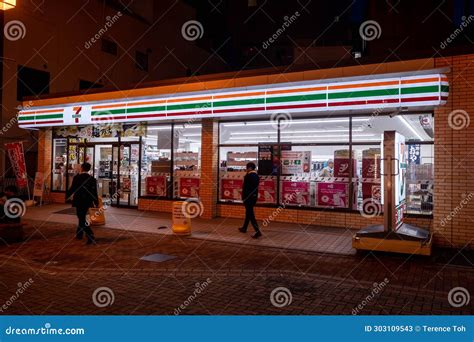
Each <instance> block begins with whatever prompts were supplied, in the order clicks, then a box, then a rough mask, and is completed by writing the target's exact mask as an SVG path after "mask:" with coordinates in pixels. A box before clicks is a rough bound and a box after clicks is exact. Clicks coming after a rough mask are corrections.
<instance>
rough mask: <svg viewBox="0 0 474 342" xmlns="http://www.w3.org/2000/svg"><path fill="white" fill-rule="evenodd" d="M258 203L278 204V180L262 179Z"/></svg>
mask: <svg viewBox="0 0 474 342" xmlns="http://www.w3.org/2000/svg"><path fill="white" fill-rule="evenodd" d="M258 202H259V203H275V202H276V180H275V179H260V183H259V185H258Z"/></svg>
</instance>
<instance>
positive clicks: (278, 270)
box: [0, 216, 474, 315]
mask: <svg viewBox="0 0 474 342" xmlns="http://www.w3.org/2000/svg"><path fill="white" fill-rule="evenodd" d="M72 217H73V216H71V218H72ZM28 223H29V226H28V228H27V231H26V233H27V236H28V239H27V241H25V242H24V243H21V244H15V245H11V246H2V247H0V274H1V278H0V288H1V294H0V309H2V312H0V314H99V315H100V314H125V315H127V314H134V315H135V314H169V315H173V314H174V313H175V310H176V309H178V308H179V307H180V306H181V305H183V307H182V309H180V311H179V313H180V314H213V315H219V314H255V313H256V314H277V315H280V314H351V313H352V311H353V309H354V308H355V307H357V306H358V305H359V304H361V305H362V304H363V305H362V306H363V307H362V309H360V310H359V312H358V313H359V314H473V313H474V310H473V306H472V301H471V303H470V304H469V305H466V306H462V307H460V308H455V307H453V306H451V305H450V304H449V301H448V293H449V291H450V290H451V289H452V288H453V287H457V286H461V287H464V288H466V289H468V290H469V291H471V292H472V289H473V288H474V286H473V284H474V271H473V269H472V267H464V266H455V265H447V264H443V263H437V262H436V260H435V259H429V258H424V257H417V256H413V257H406V256H390V255H385V254H376V255H374V254H364V255H351V256H342V255H334V254H324V253H314V252H309V251H296V250H288V249H282V248H272V247H266V246H255V245H248V244H247V245H246V244H238V243H225V242H220V241H210V240H203V239H194V238H182V237H175V236H169V235H166V234H149V233H141V232H131V231H127V230H116V229H107V228H98V229H96V231H97V232H96V233H97V236H98V237H99V244H98V245H97V246H85V245H84V244H83V242H80V241H76V240H74V239H73V237H74V225H73V224H66V223H46V222H45V221H34V220H28ZM152 253H162V254H168V255H174V256H176V257H177V258H176V259H173V260H169V261H166V262H163V263H154V262H147V261H141V260H139V258H140V257H142V256H144V255H148V254H152ZM29 278H31V279H32V280H33V283H32V284H31V286H30V287H28V288H27V289H26V290H25V291H23V293H21V294H19V295H18V298H16V299H15V300H13V301H11V297H12V295H14V294H15V293H16V292H17V289H18V286H19V283H21V284H25V282H26V281H27V280H28V279H29ZM385 278H387V280H388V282H386V284H385V285H384V286H383V288H382V289H381V290H380V291H378V293H376V294H375V295H373V297H370V298H369V299H367V298H368V296H370V295H372V294H374V283H377V284H378V285H380V284H381V283H382V282H384V281H385V280H384V279H385ZM208 280H209V281H208ZM206 281H208V284H207V285H206V286H205V288H203V287H202V284H204V282H206ZM197 285H198V286H197ZM100 287H108V288H110V289H111V290H112V291H113V297H114V301H113V303H112V304H111V305H109V306H106V307H97V306H96V305H95V304H94V302H93V299H92V296H93V293H94V291H95V290H96V289H98V288H100ZM198 287H199V288H200V289H201V288H202V291H200V293H197V292H196V289H197V288H198ZM280 287H283V288H286V289H287V291H288V292H287V293H286V297H285V293H284V292H279V293H280V296H277V297H274V301H273V302H274V303H275V304H277V305H278V303H281V301H282V302H285V299H288V298H289V297H290V293H291V303H289V304H288V300H286V302H285V303H283V304H288V305H285V306H282V307H278V306H275V305H273V304H272V301H271V293H272V291H274V290H275V289H277V288H280ZM104 298H105V297H103V298H102V299H104ZM279 300H281V301H279ZM10 301H11V302H10ZM4 303H5V304H9V305H7V306H6V309H5V307H3V308H2V306H1V305H3V304H4ZM99 305H100V303H99Z"/></svg>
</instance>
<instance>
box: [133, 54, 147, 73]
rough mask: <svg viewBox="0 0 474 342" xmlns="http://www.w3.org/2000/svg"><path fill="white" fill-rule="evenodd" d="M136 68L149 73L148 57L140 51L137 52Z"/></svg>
mask: <svg viewBox="0 0 474 342" xmlns="http://www.w3.org/2000/svg"><path fill="white" fill-rule="evenodd" d="M135 66H136V67H137V68H138V69H140V70H143V71H148V55H147V54H146V53H143V52H140V51H135Z"/></svg>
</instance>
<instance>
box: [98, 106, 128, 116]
mask: <svg viewBox="0 0 474 342" xmlns="http://www.w3.org/2000/svg"><path fill="white" fill-rule="evenodd" d="M110 114H125V107H124V108H120V109H111V110H95V111H92V112H91V115H110Z"/></svg>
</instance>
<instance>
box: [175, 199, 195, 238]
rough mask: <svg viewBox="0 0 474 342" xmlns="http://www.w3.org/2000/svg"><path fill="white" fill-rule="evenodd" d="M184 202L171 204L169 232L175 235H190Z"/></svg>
mask: <svg viewBox="0 0 474 342" xmlns="http://www.w3.org/2000/svg"><path fill="white" fill-rule="evenodd" d="M187 204H188V203H187V202H184V201H176V202H173V218H172V221H173V225H172V228H171V230H172V231H173V233H174V234H177V235H191V218H190V217H189V215H186V205H187Z"/></svg>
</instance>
